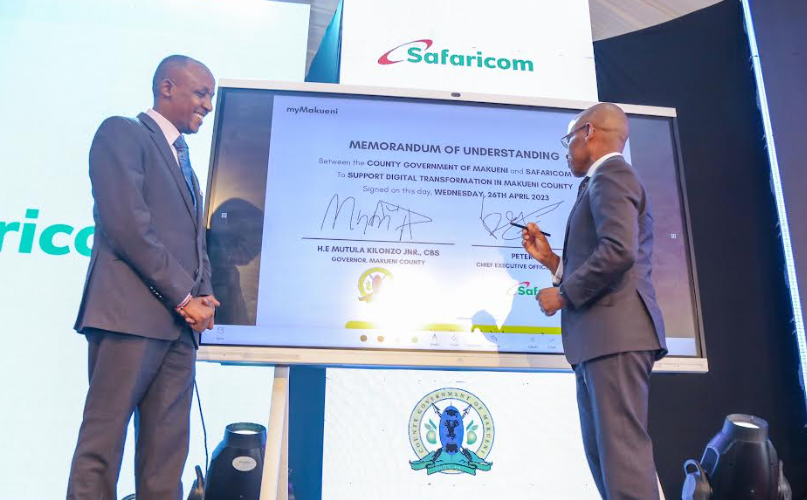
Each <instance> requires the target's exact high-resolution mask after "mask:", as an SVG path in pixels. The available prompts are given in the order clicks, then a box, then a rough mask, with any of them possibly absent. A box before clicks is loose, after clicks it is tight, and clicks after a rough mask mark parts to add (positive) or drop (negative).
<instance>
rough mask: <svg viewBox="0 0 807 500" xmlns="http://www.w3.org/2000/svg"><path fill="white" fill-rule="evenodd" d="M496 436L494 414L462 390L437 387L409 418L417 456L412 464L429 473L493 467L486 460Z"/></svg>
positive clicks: (413, 467) (485, 469)
mask: <svg viewBox="0 0 807 500" xmlns="http://www.w3.org/2000/svg"><path fill="white" fill-rule="evenodd" d="M494 437H495V430H494V427H493V417H491V415H490V411H489V410H488V407H487V406H485V403H483V402H482V400H481V399H479V398H478V397H476V396H475V395H473V394H471V393H470V392H468V391H466V390H463V389H455V388H444V389H437V390H436V391H432V392H430V393H429V394H427V395H426V396H424V397H423V398H422V399H421V400H420V401H419V402H418V403H417V405H415V408H414V409H413V410H412V415H411V416H410V417H409V443H410V444H411V445H412V450H414V452H415V455H417V460H412V461H410V462H409V465H410V466H411V467H412V469H413V470H418V471H419V470H423V469H426V473H427V474H434V473H436V472H440V473H444V474H461V473H465V474H471V475H474V476H475V475H476V471H489V470H490V468H491V467H492V466H493V463H492V462H488V461H486V460H485V459H486V458H487V457H488V455H489V454H490V450H491V448H492V447H493V439H494Z"/></svg>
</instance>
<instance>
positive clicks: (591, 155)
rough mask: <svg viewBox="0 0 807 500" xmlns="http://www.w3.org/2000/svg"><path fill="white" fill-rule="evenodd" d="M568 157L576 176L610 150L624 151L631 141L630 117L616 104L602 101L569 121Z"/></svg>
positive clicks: (612, 151)
mask: <svg viewBox="0 0 807 500" xmlns="http://www.w3.org/2000/svg"><path fill="white" fill-rule="evenodd" d="M569 132H570V135H569V136H567V137H568V139H569V140H568V149H569V152H568V154H567V155H566V160H567V161H568V163H569V168H570V169H571V171H572V173H573V174H574V175H575V176H577V177H582V176H584V175H586V173H587V172H588V169H589V168H590V167H591V165H592V164H593V163H594V162H595V161H597V160H598V159H600V158H602V157H603V156H605V155H607V154H609V153H621V152H622V150H623V149H625V143H626V142H627V141H628V132H629V130H628V117H627V116H626V115H625V112H624V111H622V109H621V108H620V107H619V106H617V105H616V104H611V103H608V102H603V103H600V104H595V105H594V106H592V107H590V108H588V109H586V110H585V111H582V112H581V113H580V114H578V115H577V116H576V117H575V119H574V120H572V123H571V124H569Z"/></svg>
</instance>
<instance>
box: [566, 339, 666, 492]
mask: <svg viewBox="0 0 807 500" xmlns="http://www.w3.org/2000/svg"><path fill="white" fill-rule="evenodd" d="M655 357H656V352H655V351H633V352H622V353H617V354H611V355H608V356H602V357H599V358H595V359H592V360H589V361H585V362H583V363H579V364H577V365H575V366H574V372H575V377H576V380H577V406H578V411H579V412H580V426H581V428H582V431H583V447H584V448H585V452H586V458H587V459H588V464H589V468H590V469H591V474H592V475H593V477H594V482H595V483H596V484H597V489H598V490H599V492H600V496H601V497H602V498H603V500H658V498H659V495H658V483H657V477H656V466H655V463H654V461H653V443H652V441H651V440H650V435H649V434H648V433H647V408H648V399H649V385H650V372H651V370H652V369H653V363H654V362H655Z"/></svg>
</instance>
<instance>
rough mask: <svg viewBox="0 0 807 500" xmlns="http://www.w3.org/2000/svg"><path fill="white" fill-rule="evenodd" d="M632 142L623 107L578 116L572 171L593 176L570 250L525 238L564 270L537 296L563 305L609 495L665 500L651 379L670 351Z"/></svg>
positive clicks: (580, 199)
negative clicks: (630, 159) (651, 418)
mask: <svg viewBox="0 0 807 500" xmlns="http://www.w3.org/2000/svg"><path fill="white" fill-rule="evenodd" d="M627 139H628V119H627V117H626V116H625V113H624V112H623V111H622V110H621V109H620V108H619V107H618V106H615V105H613V104H608V103H603V104H598V105H596V106H593V107H591V108H589V109H587V110H585V111H583V112H582V113H580V114H579V115H578V116H577V117H576V118H575V119H574V121H573V122H572V123H571V125H570V128H569V133H568V134H567V135H566V136H564V137H563V138H562V139H561V141H562V142H563V144H564V146H566V147H567V148H568V154H567V155H566V158H567V161H568V163H569V168H570V169H571V171H572V173H573V174H574V175H575V176H576V177H583V180H582V181H581V183H580V188H579V192H578V195H577V201H576V202H575V204H574V206H573V207H572V210H571V213H570V214H569V221H568V223H567V226H566V236H565V241H564V245H563V257H562V258H561V257H559V256H558V255H556V254H555V253H554V252H553V251H552V249H551V248H550V246H549V243H548V241H547V240H546V238H545V237H544V236H543V235H542V234H541V232H540V230H539V228H538V226H537V225H535V224H534V223H530V224H528V226H527V227H528V229H525V230H524V231H523V245H524V248H525V249H526V250H527V252H528V253H529V254H530V255H531V256H532V257H534V258H535V259H536V260H538V261H539V262H541V263H542V264H544V265H545V266H546V267H547V268H548V269H549V270H550V271H551V272H552V273H553V275H554V282H555V284H556V286H555V287H553V288H547V289H544V290H541V291H540V292H539V294H538V297H537V299H538V301H539V304H540V307H541V310H542V311H543V312H544V313H545V314H546V315H548V316H551V315H553V314H555V313H556V312H557V311H562V318H561V326H562V332H563V348H564V351H565V353H566V358H567V359H568V361H569V363H570V364H571V365H572V367H573V368H574V372H575V376H576V379H577V402H578V408H579V412H580V423H581V427H582V433H583V445H584V448H585V450H586V456H587V458H588V462H589V466H590V468H591V472H592V474H593V476H594V481H595V483H596V484H597V488H598V489H599V491H600V495H601V496H602V498H603V499H605V500H655V499H658V487H657V479H656V469H655V465H654V462H653V446H652V442H651V440H650V436H649V435H648V433H647V407H648V396H649V380H650V372H651V370H652V368H653V363H654V362H655V361H656V360H658V359H660V358H661V357H663V356H664V355H665V354H666V352H667V349H666V342H665V337H664V322H663V320H662V316H661V310H660V309H659V307H658V304H657V302H656V296H655V291H654V289H653V283H652V280H651V264H652V253H653V218H652V216H651V214H650V204H649V202H648V199H647V194H646V193H645V190H644V187H643V186H642V183H641V181H640V180H639V178H638V176H637V175H636V172H635V171H634V170H633V168H632V167H631V166H630V165H629V164H628V163H627V162H625V159H624V158H623V157H622V150H623V149H624V147H625V143H626V141H627Z"/></svg>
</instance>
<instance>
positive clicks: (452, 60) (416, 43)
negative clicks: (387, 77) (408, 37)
mask: <svg viewBox="0 0 807 500" xmlns="http://www.w3.org/2000/svg"><path fill="white" fill-rule="evenodd" d="M432 45H434V40H430V39H428V38H422V39H420V40H412V41H411V42H406V43H402V44H401V45H398V46H397V47H393V48H392V49H390V50H388V51H386V52H384V53H383V54H381V57H379V58H378V64H380V65H382V66H389V65H392V64H398V63H401V62H407V63H412V64H418V63H424V64H432V65H437V66H459V67H464V68H481V69H500V70H506V71H526V72H532V71H534V64H533V62H532V61H531V60H529V59H516V58H509V57H496V56H489V55H487V54H483V53H482V51H481V50H477V51H476V54H462V53H459V52H454V51H452V50H450V49H442V50H440V51H439V52H429V49H430V48H431V47H432Z"/></svg>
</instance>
